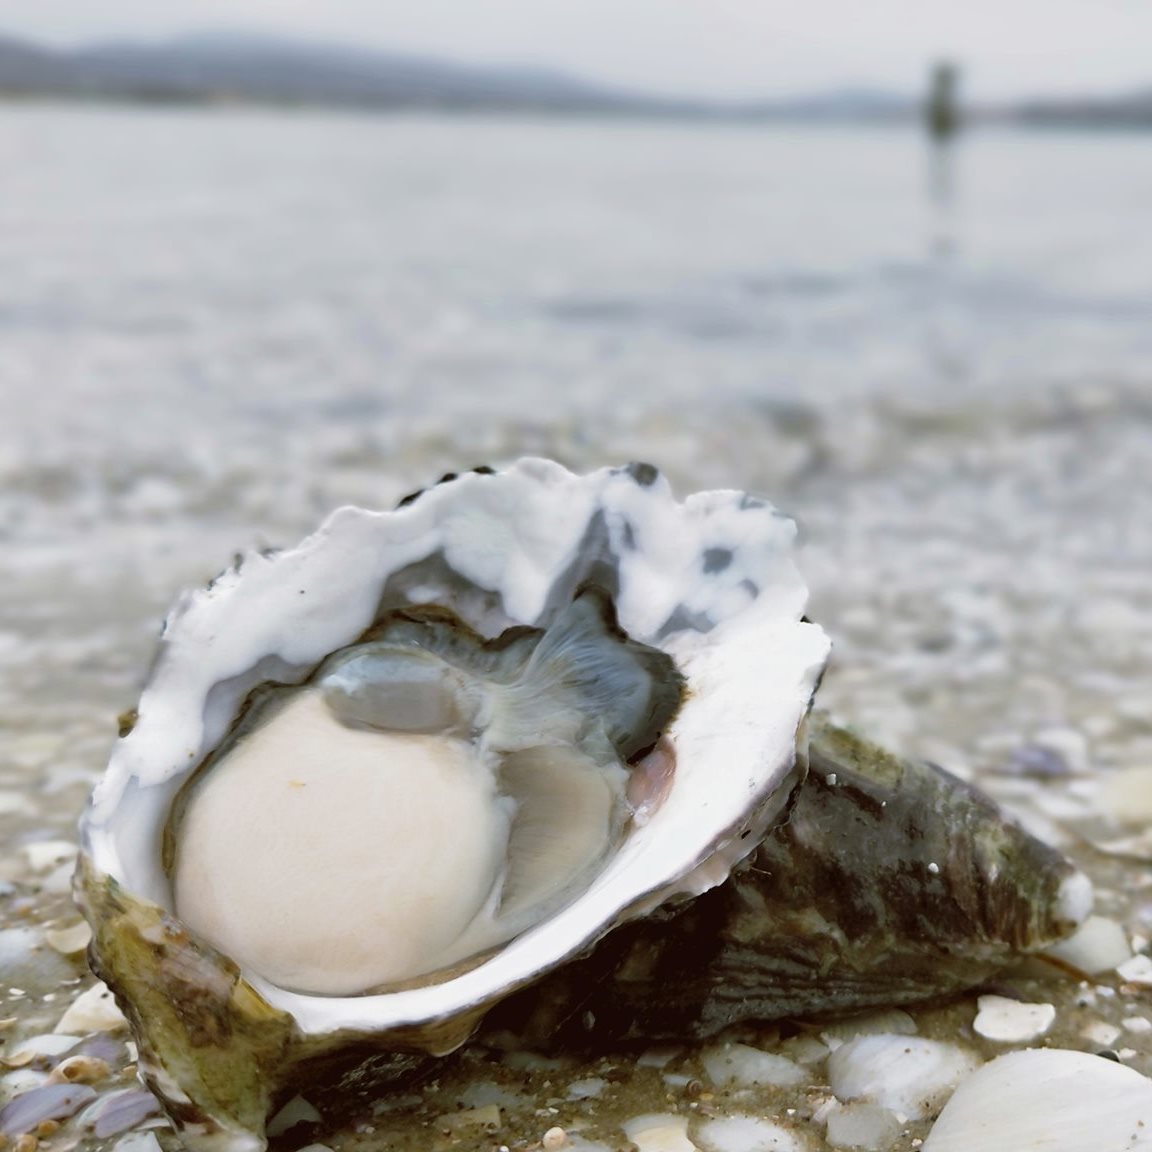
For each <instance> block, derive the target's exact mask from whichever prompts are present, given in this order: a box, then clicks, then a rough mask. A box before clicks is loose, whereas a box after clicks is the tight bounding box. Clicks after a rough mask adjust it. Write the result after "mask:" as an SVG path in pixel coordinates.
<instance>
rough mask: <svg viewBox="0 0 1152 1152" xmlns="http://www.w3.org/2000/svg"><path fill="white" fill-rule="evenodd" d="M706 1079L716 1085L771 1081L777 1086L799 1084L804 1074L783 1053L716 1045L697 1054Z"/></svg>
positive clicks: (743, 1085)
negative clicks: (780, 1054) (706, 1074)
mask: <svg viewBox="0 0 1152 1152" xmlns="http://www.w3.org/2000/svg"><path fill="white" fill-rule="evenodd" d="M700 1062H701V1063H702V1064H703V1065H704V1070H705V1071H706V1072H707V1073H708V1079H709V1080H711V1081H712V1083H713V1084H715V1085H716V1086H717V1087H718V1088H753V1087H756V1086H757V1085H761V1084H774V1085H776V1086H777V1087H780V1088H788V1087H792V1086H794V1085H796V1084H803V1083H804V1082H805V1081H806V1080H807V1079H808V1073H807V1072H806V1071H805V1070H804V1069H803V1068H801V1067H800V1065H799V1064H796V1063H793V1061H791V1060H789V1059H788V1058H787V1057H786V1056H778V1055H777V1054H776V1053H775V1052H764V1051H762V1050H761V1049H759V1048H752V1047H750V1046H749V1045H747V1044H732V1043H730V1044H719V1045H717V1046H716V1047H714V1048H708V1049H706V1050H705V1051H704V1052H703V1053H701V1055H700Z"/></svg>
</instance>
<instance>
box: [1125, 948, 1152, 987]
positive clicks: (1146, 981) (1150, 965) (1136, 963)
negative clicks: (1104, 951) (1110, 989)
mask: <svg viewBox="0 0 1152 1152" xmlns="http://www.w3.org/2000/svg"><path fill="white" fill-rule="evenodd" d="M1116 972H1117V974H1118V975H1119V977H1120V978H1121V979H1122V980H1123V981H1124V982H1125V983H1126V984H1140V985H1142V986H1144V987H1152V956H1148V955H1147V954H1146V953H1143V952H1141V953H1138V954H1137V955H1135V956H1133V957H1132V958H1131V959H1130V960H1125V961H1124V963H1123V964H1117V965H1116Z"/></svg>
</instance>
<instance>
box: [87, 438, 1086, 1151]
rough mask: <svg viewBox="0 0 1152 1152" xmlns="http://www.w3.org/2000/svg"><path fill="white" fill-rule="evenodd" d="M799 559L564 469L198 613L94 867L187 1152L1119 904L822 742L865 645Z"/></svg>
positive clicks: (974, 974)
mask: <svg viewBox="0 0 1152 1152" xmlns="http://www.w3.org/2000/svg"><path fill="white" fill-rule="evenodd" d="M794 535H795V529H794V526H793V524H792V522H791V521H790V520H789V519H787V518H786V517H784V516H782V515H780V514H779V513H778V512H777V511H776V510H775V509H774V508H772V507H771V506H770V505H768V504H767V503H765V502H764V501H762V500H759V499H757V498H754V497H750V496H747V495H745V494H743V493H740V492H732V491H718V492H701V493H697V494H696V495H693V496H690V497H688V498H687V499H686V500H684V501H683V502H679V501H677V500H676V499H675V498H674V497H673V496H672V494H671V491H670V489H669V486H668V484H667V482H666V481H665V480H664V478H663V477H662V476H661V475H660V474H659V473H658V472H657V471H656V470H655V469H653V468H651V467H650V466H647V465H630V466H628V467H625V468H616V469H603V470H601V471H598V472H593V473H590V474H588V475H584V476H578V475H574V474H572V473H571V472H569V471H567V470H566V469H564V468H562V467H561V466H560V465H558V464H554V463H551V462H549V461H544V460H535V459H528V460H522V461H520V462H518V463H517V464H514V465H512V466H510V467H508V468H506V469H504V470H501V471H499V472H492V471H491V470H490V469H482V470H477V471H476V472H473V473H467V474H464V475H461V476H458V477H449V478H447V479H446V481H445V482H442V483H441V484H439V485H437V486H435V487H433V488H431V489H429V490H427V491H425V492H423V493H418V494H416V495H415V496H414V497H412V498H410V499H408V500H406V501H405V502H404V503H403V504H402V505H401V506H400V507H399V508H397V509H396V510H394V511H392V512H389V513H375V512H367V511H364V510H361V509H351V508H346V509H342V510H340V511H338V512H337V513H335V514H334V515H333V516H332V517H331V519H330V520H329V521H328V522H327V523H326V524H325V525H324V526H323V527H322V528H321V529H320V530H319V532H317V533H316V534H315V535H314V536H312V537H310V538H309V539H307V540H305V541H304V542H303V543H302V544H301V545H299V546H298V547H297V548H295V549H292V550H289V551H285V552H279V553H272V554H253V555H250V556H248V557H246V558H245V559H244V560H243V562H242V563H241V564H239V565H238V566H237V567H235V568H234V569H232V570H230V571H229V572H227V573H225V574H224V575H222V576H221V577H220V578H218V579H217V580H216V581H214V582H213V584H212V585H211V586H210V587H209V588H207V589H205V590H203V591H201V592H198V593H193V594H191V595H188V596H186V597H184V598H183V599H182V600H181V601H180V602H179V603H178V604H177V606H176V607H175V608H174V610H173V611H172V613H171V614H170V615H169V617H168V620H167V621H166V625H165V630H164V635H163V639H162V642H161V648H160V653H159V655H158V658H157V660H156V662H155V665H154V667H153V671H152V674H151V677H150V679H149V681H148V684H147V685H146V687H145V689H144V692H143V694H142V696H141V699H140V703H139V705H138V708H137V709H136V718H135V723H134V725H133V726H131V727H130V728H129V730H128V731H126V732H125V733H124V734H123V736H122V738H121V740H120V741H119V742H118V744H117V747H116V749H115V751H114V753H113V756H112V759H111V762H110V764H109V769H108V772H107V774H106V776H105V778H104V779H103V780H102V781H101V783H100V784H99V785H98V786H97V788H96V790H95V792H94V794H93V798H92V801H91V803H90V805H89V808H88V810H87V812H86V814H85V817H84V820H83V822H82V850H81V856H80V862H79V866H78V874H77V893H78V898H79V900H80V902H81V905H82V907H83V908H84V911H85V913H86V915H87V916H88V918H89V920H90V921H91V923H92V926H93V944H92V949H91V956H92V961H93V966H94V967H95V969H96V971H97V972H98V973H99V974H100V975H101V976H102V977H103V978H104V979H105V980H106V981H107V982H108V984H109V985H110V986H111V987H112V989H113V990H114V992H115V993H116V995H117V997H118V999H119V1001H120V1002H121V1004H122V1005H123V1006H124V1008H125V1011H126V1013H127V1015H128V1017H129V1020H130V1022H131V1024H132V1027H133V1029H134V1031H135V1033H136V1038H137V1042H138V1046H139V1054H140V1068H141V1071H142V1074H143V1075H144V1077H145V1079H146V1081H147V1082H148V1083H149V1085H150V1086H151V1087H152V1088H153V1090H154V1091H155V1092H156V1094H157V1095H158V1096H159V1098H160V1099H161V1101H162V1102H163V1104H164V1106H165V1108H166V1109H167V1111H168V1114H169V1115H170V1117H171V1118H172V1119H173V1121H174V1122H175V1123H176V1125H177V1127H178V1128H179V1129H180V1130H181V1132H182V1134H183V1136H184V1139H185V1140H186V1141H187V1142H188V1143H190V1144H196V1145H199V1146H201V1147H203V1148H205V1149H208V1148H213V1149H227V1150H228V1152H240V1150H242V1149H244V1150H246V1149H257V1148H259V1147H261V1146H262V1144H263V1130H264V1123H265V1120H266V1118H267V1116H268V1115H269V1113H270V1110H271V1109H273V1108H274V1107H276V1106H277V1104H278V1103H280V1102H282V1101H283V1100H284V1099H285V1098H286V1097H287V1096H290V1095H291V1094H293V1093H294V1092H296V1091H299V1090H301V1089H303V1088H306V1089H307V1090H308V1094H309V1096H310V1098H313V1097H315V1098H317V1099H319V1098H321V1096H322V1087H323V1084H324V1083H327V1084H328V1086H329V1088H330V1089H331V1088H332V1086H333V1085H335V1086H336V1088H337V1089H338V1088H339V1086H340V1085H345V1084H353V1083H354V1084H356V1085H357V1086H358V1087H357V1090H358V1091H359V1090H362V1088H363V1086H364V1084H365V1083H367V1082H368V1081H376V1082H379V1083H381V1084H384V1083H387V1082H388V1081H389V1080H390V1079H391V1078H395V1077H401V1076H403V1075H407V1074H409V1073H410V1072H411V1071H412V1070H413V1068H414V1067H416V1066H418V1065H420V1064H421V1063H422V1062H424V1061H427V1060H430V1059H433V1058H435V1057H437V1056H439V1055H442V1054H444V1053H447V1052H450V1051H452V1050H453V1049H455V1048H456V1047H458V1046H459V1045H460V1044H462V1043H463V1042H464V1041H465V1040H467V1039H468V1038H469V1037H470V1036H471V1035H473V1034H474V1033H475V1032H476V1031H477V1029H478V1028H480V1027H481V1026H484V1027H486V1028H487V1029H488V1033H487V1034H488V1035H490V1036H492V1035H495V1033H496V1032H500V1033H501V1034H502V1035H504V1036H511V1037H512V1038H513V1039H514V1040H515V1039H517V1038H519V1039H520V1040H522V1041H525V1042H529V1041H530V1042H541V1041H542V1040H543V1039H544V1038H547V1037H550V1038H551V1039H553V1040H558V1041H568V1040H572V1041H582V1042H613V1041H621V1040H633V1039H639V1040H643V1039H651V1038H656V1037H666V1036H670V1035H674V1036H680V1037H691V1036H700V1035H707V1034H710V1033H711V1032H714V1031H715V1030H716V1029H717V1028H720V1027H723V1026H724V1025H725V1024H726V1023H730V1022H732V1021H734V1020H739V1019H747V1018H751V1017H760V1018H770V1017H773V1016H780V1015H788V1014H795V1013H797V1012H818V1011H827V1010H834V1009H838V1008H846V1007H853V1006H862V1005H865V1004H874V1003H879V1002H884V1001H887V1002H902V1001H906V1000H910V999H914V998H917V997H921V996H926V995H933V994H938V993H939V992H941V991H951V990H954V989H955V988H957V987H960V986H963V985H964V984H966V983H971V982H974V981H977V980H979V979H982V978H983V977H984V976H985V975H986V974H987V973H988V972H990V971H993V970H995V968H996V967H998V966H1000V965H1001V964H1003V963H1005V962H1006V961H1007V960H1009V959H1011V958H1012V957H1013V956H1014V955H1016V954H1018V953H1019V952H1021V951H1028V950H1034V949H1039V948H1042V947H1044V946H1045V945H1046V944H1048V943H1051V942H1052V941H1053V940H1054V939H1058V938H1060V937H1061V936H1063V935H1066V934H1067V933H1068V932H1070V931H1071V930H1072V928H1073V927H1074V926H1075V923H1076V921H1077V920H1078V919H1080V918H1082V917H1083V916H1084V915H1086V914H1087V911H1088V902H1089V894H1088V888H1087V882H1086V881H1084V880H1083V877H1081V876H1080V875H1079V874H1078V873H1076V872H1075V871H1074V870H1073V869H1072V868H1071V867H1070V866H1069V865H1067V864H1066V863H1065V862H1064V861H1063V860H1062V859H1061V858H1060V857H1059V856H1058V855H1057V854H1056V853H1053V852H1050V851H1047V850H1044V851H1040V850H1039V847H1038V846H1037V848H1033V845H1035V842H1034V841H1032V840H1031V839H1030V838H1029V837H1026V836H1025V834H1024V833H1023V832H1021V831H1020V830H1019V829H1017V828H1015V827H1014V826H1012V825H1011V824H1010V823H1008V822H1006V821H1004V820H1003V818H1002V817H1001V816H1000V814H999V813H998V812H997V811H996V809H995V808H994V807H993V806H991V805H990V804H989V803H988V802H986V801H984V800H983V798H981V797H978V794H975V793H971V791H970V790H967V791H965V788H966V786H961V785H960V784H959V782H957V781H952V780H951V778H948V777H946V776H939V775H933V774H931V773H929V774H928V775H925V774H924V772H923V771H921V770H919V769H914V768H913V767H911V766H904V767H901V766H900V764H901V762H898V761H895V760H893V759H892V758H890V757H886V754H884V753H882V752H881V751H880V750H874V751H873V752H865V751H862V749H865V748H866V747H867V746H866V745H863V744H860V743H856V744H854V743H853V742H852V738H850V737H848V736H846V735H845V734H843V733H839V732H838V730H836V729H831V728H828V727H818V729H817V738H816V739H815V740H814V741H813V742H812V745H811V749H810V748H809V739H808V722H807V719H806V718H807V715H808V711H809V707H810V704H811V700H812V696H813V694H814V692H815V691H816V687H817V685H818V683H819V679H820V676H821V674H822V671H823V668H824V663H825V660H826V658H827V653H828V640H827V637H826V636H825V635H824V633H823V632H822V631H821V629H820V628H819V627H818V626H817V625H815V624H813V623H811V622H809V621H808V620H807V619H806V617H805V616H804V610H805V601H806V589H805V586H804V584H803V581H802V580H801V578H800V576H799V574H798V571H797V569H796V565H795V563H794V559H793V544H794ZM810 762H811V769H810V768H809V763H810ZM830 764H831V765H834V766H838V767H831V768H830V767H829V765H830ZM837 780H839V781H840V783H838V784H837V783H836V781H837ZM957 836H962V837H968V838H970V839H971V840H972V842H973V843H974V844H977V845H978V846H979V847H978V849H973V850H972V851H971V852H967V853H965V852H954V853H953V854H952V855H950V856H949V855H945V853H946V851H947V849H948V845H949V843H950V842H951V841H952V840H954V839H955V838H956V837H957ZM934 845H939V846H940V847H939V851H937V850H936V848H934V847H931V846H934ZM930 847H931V851H933V852H936V855H938V856H940V857H941V858H940V859H936V858H932V859H928V858H926V857H925V856H924V852H925V851H928V850H929V848H930ZM930 865H931V867H930ZM1029 868H1030V869H1031V870H1032V873H1034V874H1035V875H1034V876H1033V877H1032V878H1031V879H1029V878H1027V877H1026V875H1025V873H1026V872H1028V869H1029ZM991 879H995V883H992V884H991V885H990V884H989V881H990V880H991ZM872 881H875V883H872ZM974 891H980V892H981V893H982V894H983V895H982V896H981V897H980V898H979V899H977V898H975V897H974V896H973V892H974ZM989 894H991V895H989ZM981 900H984V903H983V904H981V902H980V901H981ZM497 1006H499V1007H497ZM493 1009H495V1011H493ZM489 1014H491V1015H490V1018H489V1020H488V1022H487V1024H484V1021H485V1017H486V1016H489ZM588 1021H592V1022H593V1025H592V1026H591V1027H590V1026H589V1024H588ZM338 1094H339V1093H338V1092H336V1095H337V1096H338ZM331 1095H332V1094H331V1093H329V1096H326V1097H324V1098H325V1099H327V1098H329V1097H330V1096H331Z"/></svg>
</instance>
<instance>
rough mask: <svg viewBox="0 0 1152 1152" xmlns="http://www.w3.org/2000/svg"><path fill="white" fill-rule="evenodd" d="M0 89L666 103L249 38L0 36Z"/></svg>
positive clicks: (593, 107)
mask: <svg viewBox="0 0 1152 1152" xmlns="http://www.w3.org/2000/svg"><path fill="white" fill-rule="evenodd" d="M0 93H3V94H7V95H9V96H46V95H54V96H71V97H90V98H116V99H138V100H166V101H173V100H177V101H221V102H223V101H258V102H262V103H292V104H295V103H307V104H340V105H360V106H366V107H399V106H425V107H428V106H431V107H448V108H472V107H489V108H498V107H501V108H502V107H511V108H516V107H532V108H543V109H554V110H557V111H563V110H573V111H576V110H580V111H603V112H610V111H614V110H635V111H644V110H653V111H659V110H661V109H662V108H664V107H665V103H664V102H662V101H658V100H649V99H646V98H644V97H641V96H635V95H631V94H626V93H617V92H612V91H609V90H607V89H603V88H599V87H596V86H595V85H592V84H589V83H586V82H584V81H581V80H578V79H575V78H574V77H569V76H565V75H563V74H560V73H554V72H547V71H543V70H535V69H529V68H480V67H472V66H468V65H463V64H454V63H447V62H444V61H441V60H433V59H424V58H421V57H417V56H405V55H399V54H392V53H387V52H379V51H373V50H369V49H360V48H355V47H342V46H334V45H324V44H307V43H304V42H300V41H292V40H279V39H275V38H270V37H269V38H265V37H254V36H225V35H200V36H188V37H183V38H181V39H178V40H172V41H168V42H165V43H160V44H145V43H109V44H99V45H94V46H91V47H85V48H80V49H75V50H72V51H60V50H51V49H46V48H42V47H38V46H36V45H33V44H28V43H25V42H23V41H20V40H15V39H12V38H5V37H0Z"/></svg>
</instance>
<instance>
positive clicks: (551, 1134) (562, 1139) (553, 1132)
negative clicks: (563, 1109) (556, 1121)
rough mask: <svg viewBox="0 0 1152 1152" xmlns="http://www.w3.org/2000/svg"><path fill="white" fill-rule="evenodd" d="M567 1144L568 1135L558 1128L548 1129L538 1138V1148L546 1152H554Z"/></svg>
mask: <svg viewBox="0 0 1152 1152" xmlns="http://www.w3.org/2000/svg"><path fill="white" fill-rule="evenodd" d="M568 1143H569V1141H568V1133H567V1132H565V1131H564V1129H563V1128H560V1127H555V1128H549V1129H548V1131H547V1132H545V1133H544V1135H543V1136H541V1137H540V1146H541V1147H542V1148H544V1149H545V1150H546V1152H556V1149H558V1148H566V1147H567V1146H568Z"/></svg>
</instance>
